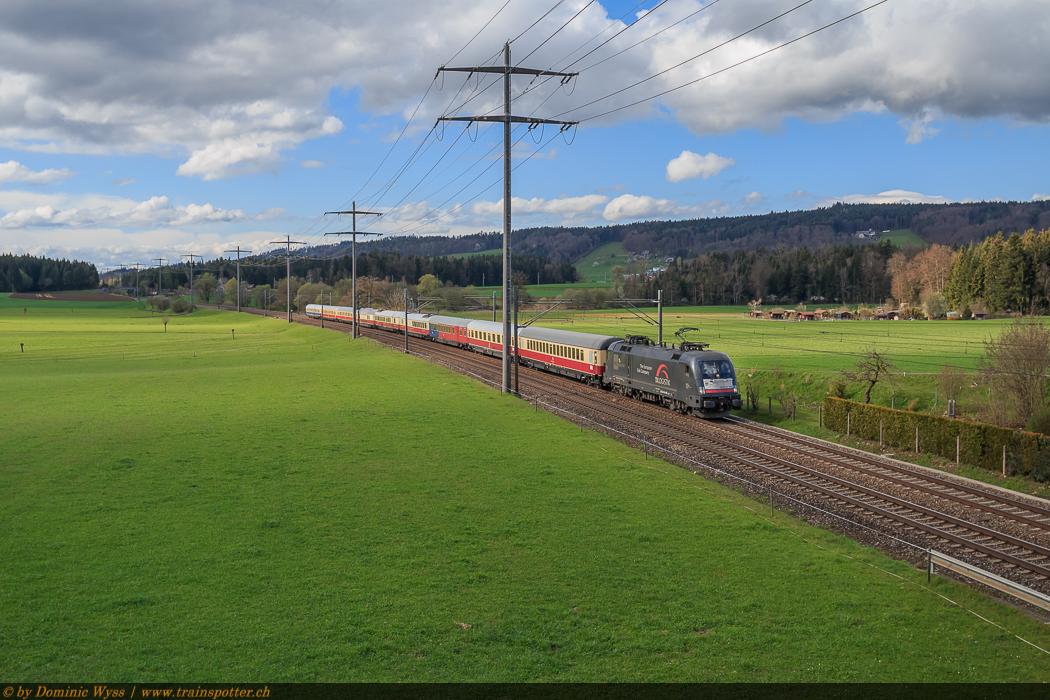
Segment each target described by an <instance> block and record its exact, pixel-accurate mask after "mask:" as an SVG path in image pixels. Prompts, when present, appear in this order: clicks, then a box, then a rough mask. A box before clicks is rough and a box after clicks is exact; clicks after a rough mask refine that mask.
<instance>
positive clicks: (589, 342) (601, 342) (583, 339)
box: [518, 326, 623, 350]
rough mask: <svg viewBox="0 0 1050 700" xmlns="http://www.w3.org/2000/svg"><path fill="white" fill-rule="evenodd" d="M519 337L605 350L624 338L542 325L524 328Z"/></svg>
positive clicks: (519, 332)
mask: <svg viewBox="0 0 1050 700" xmlns="http://www.w3.org/2000/svg"><path fill="white" fill-rule="evenodd" d="M518 337H520V338H529V339H530V340H542V341H544V342H545V343H558V344H559V345H572V346H573V347H577V348H587V349H589V350H605V349H606V348H608V347H609V346H610V345H612V344H613V343H614V342H616V341H617V340H623V338H620V337H618V336H615V335H595V334H594V333H581V332H579V331H565V330H561V329H559V328H543V327H542V326H528V327H527V328H522V329H520V330H519V331H518Z"/></svg>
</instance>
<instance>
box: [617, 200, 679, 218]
mask: <svg viewBox="0 0 1050 700" xmlns="http://www.w3.org/2000/svg"><path fill="white" fill-rule="evenodd" d="M676 208H677V204H676V203H675V202H674V201H673V200H670V199H655V198H653V197H650V196H648V195H641V196H639V195H633V194H622V195H620V196H619V197H617V198H616V199H614V200H612V201H611V202H609V203H608V204H606V205H605V210H604V211H602V216H603V217H605V220H606V221H624V220H629V219H650V218H656V217H660V216H670V215H671V214H672V213H673V212H674V211H675V209H676Z"/></svg>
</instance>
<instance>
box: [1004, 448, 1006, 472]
mask: <svg viewBox="0 0 1050 700" xmlns="http://www.w3.org/2000/svg"><path fill="white" fill-rule="evenodd" d="M1003 476H1006V445H1003Z"/></svg>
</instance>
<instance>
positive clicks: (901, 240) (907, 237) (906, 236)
mask: <svg viewBox="0 0 1050 700" xmlns="http://www.w3.org/2000/svg"><path fill="white" fill-rule="evenodd" d="M879 238H882V239H888V240H890V241H892V242H893V245H895V246H897V247H898V248H904V247H906V246H914V247H916V248H925V247H927V246H928V245H929V244H928V243H926V241H924V240H922V239H921V238H919V237H918V236H917V235H916V234H915V233H914V232H913V231H912V230H911V229H910V228H899V229H896V230H895V231H890V232H889V233H882V234H879Z"/></svg>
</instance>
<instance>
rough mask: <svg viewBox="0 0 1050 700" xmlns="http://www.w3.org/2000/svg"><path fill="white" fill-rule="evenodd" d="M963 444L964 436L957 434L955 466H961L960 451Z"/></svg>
mask: <svg viewBox="0 0 1050 700" xmlns="http://www.w3.org/2000/svg"><path fill="white" fill-rule="evenodd" d="M961 446H962V438H961V437H960V436H958V435H956V436H955V466H959V451H960V447H961Z"/></svg>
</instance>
